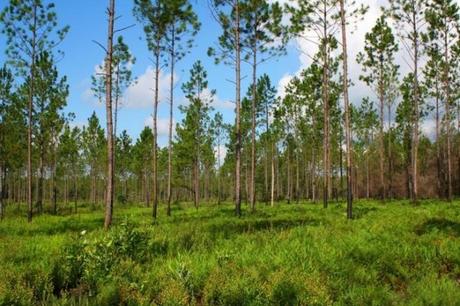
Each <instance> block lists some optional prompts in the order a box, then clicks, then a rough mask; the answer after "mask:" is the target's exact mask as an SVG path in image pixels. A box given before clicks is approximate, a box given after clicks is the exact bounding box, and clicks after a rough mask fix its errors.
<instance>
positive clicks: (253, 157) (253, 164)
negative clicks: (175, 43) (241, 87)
mask: <svg viewBox="0 0 460 306" xmlns="http://www.w3.org/2000/svg"><path fill="white" fill-rule="evenodd" d="M255 23H256V24H257V21H256V22H255ZM254 30H256V31H257V27H256V26H255V27H254ZM252 53H253V59H252V60H253V62H252V105H251V108H252V112H251V113H252V114H251V115H252V116H251V117H252V118H251V119H252V122H251V183H250V193H251V194H250V196H249V199H250V203H251V211H252V212H255V210H256V188H255V176H256V101H257V41H256V42H254V48H253V50H252Z"/></svg>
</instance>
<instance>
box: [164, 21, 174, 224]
mask: <svg viewBox="0 0 460 306" xmlns="http://www.w3.org/2000/svg"><path fill="white" fill-rule="evenodd" d="M175 31H176V30H175V28H174V23H173V24H172V29H171V54H170V56H171V78H170V85H169V86H170V93H169V95H170V96H169V131H168V186H167V189H168V190H167V200H166V201H167V209H166V215H168V216H171V180H172V130H173V129H172V127H173V106H174V64H175V60H176V56H175V39H176V38H175Z"/></svg>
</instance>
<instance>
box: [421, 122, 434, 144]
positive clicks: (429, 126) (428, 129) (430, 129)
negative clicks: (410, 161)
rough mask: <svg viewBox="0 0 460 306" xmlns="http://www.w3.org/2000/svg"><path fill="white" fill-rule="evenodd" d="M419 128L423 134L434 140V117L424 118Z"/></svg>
mask: <svg viewBox="0 0 460 306" xmlns="http://www.w3.org/2000/svg"><path fill="white" fill-rule="evenodd" d="M420 130H421V132H422V133H423V135H425V136H426V137H428V138H429V139H430V140H434V139H435V138H436V121H435V120H434V119H427V120H424V121H423V122H422V124H421V126H420Z"/></svg>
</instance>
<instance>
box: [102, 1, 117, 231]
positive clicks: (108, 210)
mask: <svg viewBox="0 0 460 306" xmlns="http://www.w3.org/2000/svg"><path fill="white" fill-rule="evenodd" d="M107 12H108V15H109V25H108V34H107V56H106V62H105V73H106V79H105V80H106V81H105V88H106V89H105V91H106V94H105V100H106V101H105V103H106V111H107V114H106V115H107V191H106V196H105V220H104V228H105V229H106V230H107V229H109V227H110V225H111V224H112V211H113V182H114V179H113V172H114V169H113V168H114V164H113V162H114V159H113V156H114V151H113V149H114V146H113V123H112V119H113V118H112V56H113V28H114V21H115V0H110V2H109V8H108V10H107Z"/></svg>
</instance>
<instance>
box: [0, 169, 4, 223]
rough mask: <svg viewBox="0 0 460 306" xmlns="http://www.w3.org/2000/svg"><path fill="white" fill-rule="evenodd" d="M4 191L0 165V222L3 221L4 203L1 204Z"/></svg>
mask: <svg viewBox="0 0 460 306" xmlns="http://www.w3.org/2000/svg"><path fill="white" fill-rule="evenodd" d="M3 196H4V191H3V164H2V163H0V220H3V216H4V212H3V210H4V207H3V205H4V203H3V199H4V197H3Z"/></svg>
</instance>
